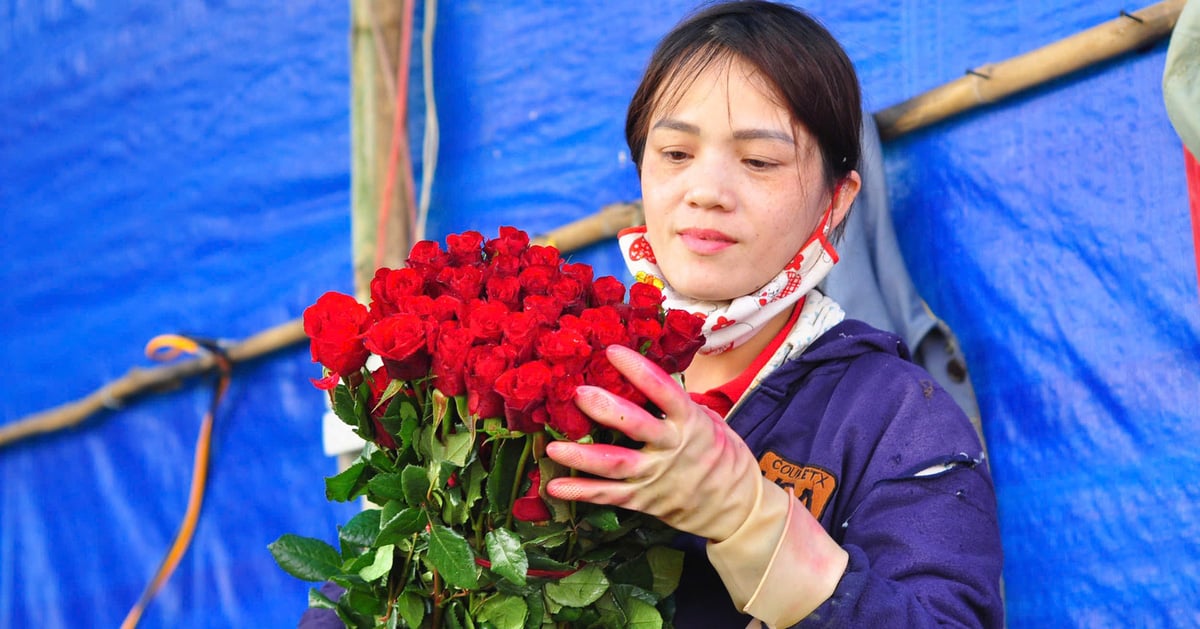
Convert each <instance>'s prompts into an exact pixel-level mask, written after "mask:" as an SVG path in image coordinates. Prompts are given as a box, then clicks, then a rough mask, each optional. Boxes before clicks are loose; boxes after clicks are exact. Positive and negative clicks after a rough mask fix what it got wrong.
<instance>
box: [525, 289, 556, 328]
mask: <svg viewBox="0 0 1200 629" xmlns="http://www.w3.org/2000/svg"><path fill="white" fill-rule="evenodd" d="M521 303H522V304H523V305H524V306H525V308H524V310H525V312H529V313H532V314H533V315H534V316H535V317H537V318H538V320H539V321H542V322H544V323H546V324H547V325H549V324H551V323H553V322H554V321H557V320H558V317H559V315H561V314H562V304H560V303H558V301H556V300H555V299H554V298H553V297H547V296H545V295H530V296H528V297H526V298H525V299H524V300H522V302H521Z"/></svg>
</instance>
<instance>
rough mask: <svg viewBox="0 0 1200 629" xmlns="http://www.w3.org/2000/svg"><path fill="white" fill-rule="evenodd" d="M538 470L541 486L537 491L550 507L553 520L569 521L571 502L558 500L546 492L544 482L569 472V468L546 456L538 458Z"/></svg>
mask: <svg viewBox="0 0 1200 629" xmlns="http://www.w3.org/2000/svg"><path fill="white" fill-rule="evenodd" d="M538 470H539V471H540V472H541V486H540V487H539V490H538V493H539V494H541V496H542V500H544V501H545V502H546V506H547V507H550V513H551V514H552V515H553V519H554V521H555V522H570V521H571V503H569V502H567V501H566V500H559V499H558V498H555V497H554V496H551V495H550V494H547V493H546V483H549V482H550V481H552V480H554V479H555V478H559V477H560V476H566V475H567V474H569V473H570V472H569V470H567V468H566V467H564V466H562V465H560V464H559V463H558V462H556V461H554V460H553V459H551V458H550V457H548V456H546V457H542V458H541V459H540V460H538Z"/></svg>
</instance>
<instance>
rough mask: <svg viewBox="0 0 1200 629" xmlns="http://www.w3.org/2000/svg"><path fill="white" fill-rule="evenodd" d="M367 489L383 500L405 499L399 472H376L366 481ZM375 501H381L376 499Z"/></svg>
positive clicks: (401, 477)
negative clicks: (376, 473)
mask: <svg viewBox="0 0 1200 629" xmlns="http://www.w3.org/2000/svg"><path fill="white" fill-rule="evenodd" d="M367 490H368V491H370V492H371V493H372V494H374V495H375V496H376V497H378V498H382V499H383V500H405V498H406V496H405V495H404V479H403V476H402V475H401V474H378V475H376V476H375V478H372V479H371V480H370V481H368V482H367ZM377 502H381V501H378V500H377Z"/></svg>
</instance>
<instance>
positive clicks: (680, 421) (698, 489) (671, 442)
mask: <svg viewBox="0 0 1200 629" xmlns="http://www.w3.org/2000/svg"><path fill="white" fill-rule="evenodd" d="M606 351H607V356H608V359H609V361H610V362H611V363H612V364H613V366H614V367H615V368H616V369H617V371H619V372H621V374H622V375H624V376H625V377H626V378H628V379H629V381H630V382H632V383H633V384H634V386H636V387H637V388H638V389H639V390H641V392H642V393H643V394H645V396H646V398H647V399H649V400H650V401H651V402H653V403H654V404H655V405H656V406H657V407H658V408H659V409H661V410H662V412H663V414H664V416H665V417H664V418H662V419H660V418H658V417H654V416H653V415H651V414H650V413H648V412H646V411H645V410H644V409H642V408H641V407H639V406H637V405H635V404H633V403H632V402H630V401H628V400H626V399H624V398H621V397H619V396H616V395H614V394H612V393H609V392H608V391H605V390H604V389H600V388H597V387H590V386H581V387H579V389H578V391H577V393H576V397H575V403H576V405H577V406H579V408H580V410H582V411H583V412H584V413H586V414H587V415H588V416H590V417H591V418H592V419H593V420H595V421H596V422H597V423H599V424H602V425H604V426H608V427H610V428H613V429H615V430H619V431H621V432H622V433H624V434H626V435H628V436H629V437H630V438H631V439H634V440H636V441H640V442H642V443H643V444H644V445H643V447H642V448H641V449H638V450H633V449H629V448H622V447H619V446H610V445H603V444H579V443H573V442H568V441H555V442H551V443H549V444H547V445H546V454H547V455H548V456H549V457H550V458H551V459H553V460H555V461H557V462H558V463H561V464H562V465H565V466H567V467H571V468H574V469H577V470H579V471H581V472H586V473H588V474H593V475H595V476H599V477H601V478H556V479H554V480H552V481H550V483H549V484H548V485H547V486H546V491H547V492H549V494H550V495H552V496H554V497H556V498H560V499H562V500H580V501H584V502H591V503H596V504H606V505H615V506H620V507H623V508H626V509H632V510H635V511H640V512H643V513H647V514H650V515H653V516H655V517H657V518H659V519H660V520H662V521H664V522H666V523H667V524H669V525H670V526H672V527H674V528H676V529H678V530H680V531H685V532H688V533H692V534H694V535H698V536H700V537H704V538H707V539H708V540H709V541H710V543H709V546H708V553H709V558H710V560H711V561H712V563H713V566H714V567H715V568H716V569H717V572H718V573H719V574H720V575H721V578H722V580H723V581H724V583H725V586H726V589H728V590H729V593H730V595H731V596H732V598H733V600H734V603H735V604H736V605H737V606H738V608H739V609H741V610H743V611H745V612H747V613H750V614H751V615H753V616H755V617H756V618H759V619H760V620H762V621H763V622H765V623H767V624H769V625H778V624H790V623H794V622H796V621H799V620H800V619H802V618H803V617H804V616H806V615H808V614H809V612H811V611H812V610H813V609H816V607H817V606H818V605H820V604H821V603H822V602H823V601H824V600H825V599H827V598H829V596H830V595H831V594H832V593H833V590H834V588H835V587H836V586H837V583H838V580H840V579H841V575H842V573H843V572H844V571H845V567H846V563H847V561H848V559H849V556H848V555H847V554H846V552H845V551H844V550H842V548H841V547H840V546H838V545H837V543H836V542H834V541H833V539H832V538H830V537H829V535H828V534H827V533H826V532H825V531H824V529H822V528H821V526H820V524H819V523H817V522H816V520H814V519H813V517H812V515H810V514H809V513H808V511H807V510H806V509H803V508H799V509H797V508H795V505H796V500H795V499H794V498H792V496H791V495H790V494H789V493H787V492H786V491H784V490H783V489H782V488H780V487H779V486H777V485H775V484H774V483H772V482H770V481H768V480H766V479H765V478H763V476H762V472H761V471H760V470H759V467H758V461H757V460H756V459H755V457H754V454H753V453H752V452H751V451H750V448H749V447H748V446H747V445H746V443H745V442H744V441H743V440H742V439H741V437H739V436H738V435H737V433H735V432H734V431H733V429H731V428H729V426H728V425H726V424H725V422H724V420H722V419H721V417H720V416H719V415H717V414H716V413H715V412H713V411H712V410H710V409H708V408H707V407H704V406H702V405H700V404H697V403H695V402H693V401H692V399H691V397H690V396H688V394H687V392H686V391H684V390H683V389H682V388H681V387H680V386H679V385H678V384H677V383H676V382H675V381H674V380H672V379H671V377H670V376H669V375H668V374H667V373H665V372H664V371H663V370H661V369H659V368H658V366H656V365H654V364H653V363H652V362H650V361H649V360H647V359H645V358H644V357H643V356H642V355H641V354H639V353H637V352H636V351H634V350H631V349H629V348H626V347H621V346H612V347H609V348H608V349H607V350H606ZM777 555H778V558H777ZM768 572H769V573H770V576H771V579H783V581H780V585H782V584H783V583H786V587H785V588H784V587H780V586H773V585H772V584H771V583H767V582H766V580H765V577H767V576H768Z"/></svg>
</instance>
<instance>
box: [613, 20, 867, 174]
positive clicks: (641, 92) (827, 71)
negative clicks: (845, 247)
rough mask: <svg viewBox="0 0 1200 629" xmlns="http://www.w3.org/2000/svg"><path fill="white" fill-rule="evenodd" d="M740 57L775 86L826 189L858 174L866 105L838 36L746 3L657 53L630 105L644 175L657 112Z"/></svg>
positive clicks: (688, 24) (680, 31)
mask: <svg viewBox="0 0 1200 629" xmlns="http://www.w3.org/2000/svg"><path fill="white" fill-rule="evenodd" d="M734 57H736V58H738V59H741V60H742V61H745V62H746V63H749V64H750V65H751V66H753V67H754V68H756V69H757V70H758V71H759V72H761V73H762V75H763V77H764V78H766V79H767V80H768V81H770V82H771V83H772V84H774V87H775V88H776V89H777V90H778V91H779V94H780V95H781V96H782V97H783V99H784V101H785V102H783V103H780V105H781V106H783V107H785V108H787V109H788V110H789V111H790V112H791V114H792V119H793V121H795V122H797V123H799V124H802V125H804V127H805V128H806V129H807V130H808V132H809V133H811V134H812V135H813V137H814V138H815V139H816V141H817V146H818V147H819V149H820V151H821V158H822V161H823V162H824V166H825V176H826V179H827V183H828V184H829V185H833V183H834V182H836V181H837V180H839V179H841V178H842V177H844V176H845V175H846V174H847V173H849V172H850V171H851V170H855V169H856V168H857V167H858V160H859V154H860V151H861V148H860V144H859V138H860V136H859V130H860V127H861V125H862V104H861V96H860V95H859V87H858V76H857V74H855V72H854V65H853V64H852V63H851V62H850V58H849V57H847V56H846V52H845V51H844V50H842V47H841V45H840V44H838V43H837V40H835V39H834V38H833V35H831V34H830V33H829V31H827V30H826V29H825V27H823V26H821V24H820V23H818V22H817V21H816V20H815V19H813V18H812V17H811V16H809V15H808V14H807V13H805V12H803V11H801V10H799V9H796V8H793V7H789V6H784V5H781V4H776V3H773V2H763V1H757V0H747V1H742V2H726V3H721V4H716V5H713V6H710V7H708V8H706V9H704V10H702V11H700V12H699V13H695V14H693V15H692V16H691V17H689V18H687V19H685V20H684V21H683V22H680V23H679V24H678V25H677V26H676V27H675V28H674V29H672V30H671V32H670V33H668V34H667V36H666V37H664V38H663V40H662V41H661V42H659V44H658V47H657V48H655V50H654V54H653V56H651V58H650V63H649V65H648V66H647V68H646V72H645V74H644V75H643V76H642V82H641V84H640V85H639V86H638V89H637V92H635V93H634V95H633V99H632V100H631V101H630V103H629V113H628V115H627V116H626V119H625V140H626V142H628V144H629V151H630V154H631V156H632V158H633V161H634V163H635V164H636V165H637V168H638V173H641V170H642V153H643V152H644V150H645V148H646V136H647V135H648V134H649V132H650V116H651V115H652V114H653V112H654V107H655V106H656V105H657V104H658V103H660V102H662V101H663V100H664V99H667V98H669V96H668V95H667V94H666V93H665V89H666V87H667V86H669V85H673V86H674V87H675V89H676V94H682V93H683V91H684V90H685V89H686V85H688V84H690V82H691V81H692V80H694V79H695V77H696V76H697V75H698V74H700V72H702V71H703V70H704V69H705V68H706V67H708V65H709V64H711V63H712V62H714V61H719V60H726V61H727V60H731V59H733V58H734Z"/></svg>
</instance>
